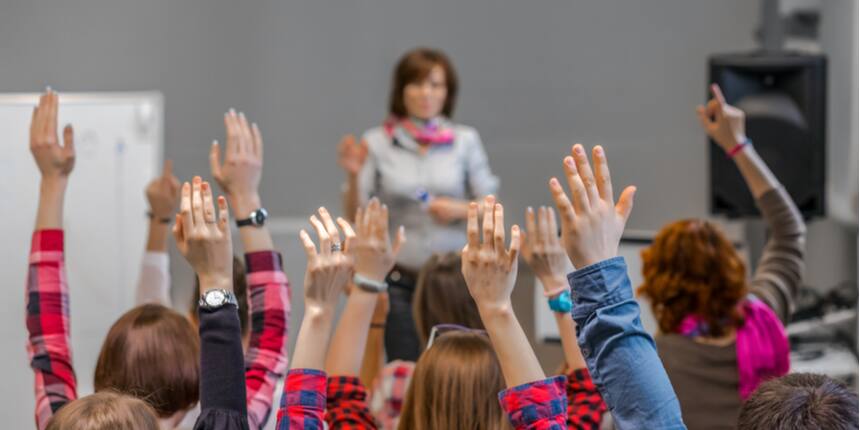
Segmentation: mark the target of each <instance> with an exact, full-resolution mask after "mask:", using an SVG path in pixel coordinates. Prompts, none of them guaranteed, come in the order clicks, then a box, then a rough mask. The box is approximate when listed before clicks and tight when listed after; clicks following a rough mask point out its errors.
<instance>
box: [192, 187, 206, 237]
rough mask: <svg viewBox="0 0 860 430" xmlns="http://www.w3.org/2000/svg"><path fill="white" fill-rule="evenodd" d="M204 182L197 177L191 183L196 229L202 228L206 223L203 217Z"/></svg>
mask: <svg viewBox="0 0 860 430" xmlns="http://www.w3.org/2000/svg"><path fill="white" fill-rule="evenodd" d="M202 186H203V180H202V179H200V177H199V176H195V177H194V179H193V180H192V182H191V216H192V217H193V218H194V227H198V228H199V227H201V226H203V224H204V223H205V222H206V220H205V219H204V217H203V196H202V195H201V188H202Z"/></svg>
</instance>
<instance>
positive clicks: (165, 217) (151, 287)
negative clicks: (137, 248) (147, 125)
mask: <svg viewBox="0 0 860 430" xmlns="http://www.w3.org/2000/svg"><path fill="white" fill-rule="evenodd" d="M146 200H147V202H149V214H148V215H149V229H148V231H147V235H146V252H145V253H144V254H143V263H142V265H141V267H140V278H138V281H137V291H136V293H135V303H136V304H138V305H141V304H144V303H158V304H160V305H164V306H168V307H169V306H170V302H171V300H170V258H169V256H168V255H167V238H168V235H169V234H170V223H171V221H173V217H174V214H175V213H176V205H177V203H178V202H179V180H178V179H176V176H173V162H172V161H171V160H169V159H168V160H164V170H162V172H161V175H160V176H159V177H157V178H155V179H153V180H152V181H150V182H149V184H148V185H147V186H146Z"/></svg>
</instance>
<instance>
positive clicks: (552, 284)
mask: <svg viewBox="0 0 860 430" xmlns="http://www.w3.org/2000/svg"><path fill="white" fill-rule="evenodd" d="M526 232H527V233H526V234H524V235H523V239H522V242H523V243H522V250H523V251H522V254H523V259H524V260H525V261H526V262H527V263H528V264H529V266H531V267H532V271H534V273H535V275H536V276H537V277H538V279H539V280H540V282H541V285H542V286H543V290H544V296H546V297H547V299H548V303H549V307H550V310H551V311H552V314H553V316H554V317H555V322H556V324H557V325H558V334H559V337H560V338H561V347H562V350H563V351H564V358H565V371H564V373H565V374H566V375H567V387H566V391H567V427H568V428H571V429H595V430H596V429H598V428H600V422H601V419H602V417H603V413H604V412H605V411H606V404H605V403H603V399H602V398H601V397H600V393H599V392H598V391H597V387H596V386H595V385H594V382H593V381H592V380H591V375H590V374H589V373H588V369H587V368H586V364H585V358H584V357H583V356H582V351H581V350H580V349H579V344H578V343H577V341H576V323H574V322H573V317H572V316H571V314H570V311H571V300H570V286H569V285H568V283H567V278H566V274H567V271H568V267H569V265H570V263H568V258H567V254H566V253H565V251H564V247H563V246H562V244H561V240H560V239H559V237H558V224H557V223H556V218H555V211H553V210H552V208H547V207H545V206H541V207H540V208H538V210H537V213H535V211H534V209H532V208H531V207H529V208H528V209H527V210H526Z"/></svg>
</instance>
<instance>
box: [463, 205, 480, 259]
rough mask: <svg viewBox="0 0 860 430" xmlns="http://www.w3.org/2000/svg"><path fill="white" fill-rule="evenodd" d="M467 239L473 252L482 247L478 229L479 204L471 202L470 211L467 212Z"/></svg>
mask: <svg viewBox="0 0 860 430" xmlns="http://www.w3.org/2000/svg"><path fill="white" fill-rule="evenodd" d="M466 237H467V239H468V242H467V243H468V245H467V246H468V247H469V249H471V250H473V251H474V250H476V249H478V248H479V247H480V246H481V233H480V232H479V228H478V203H477V202H469V209H467V210H466Z"/></svg>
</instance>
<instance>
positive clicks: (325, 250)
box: [310, 215, 331, 255]
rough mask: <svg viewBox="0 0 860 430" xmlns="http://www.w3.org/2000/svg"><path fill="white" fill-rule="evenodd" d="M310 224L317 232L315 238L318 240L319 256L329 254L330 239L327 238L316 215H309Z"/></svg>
mask: <svg viewBox="0 0 860 430" xmlns="http://www.w3.org/2000/svg"><path fill="white" fill-rule="evenodd" d="M310 222H311V224H312V225H313V226H314V230H316V232H317V237H318V238H319V239H320V252H319V253H320V255H329V254H331V237H329V235H328V232H327V231H326V228H325V226H324V225H323V223H321V222H320V220H319V219H318V218H317V216H316V215H311V217H310Z"/></svg>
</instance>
